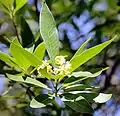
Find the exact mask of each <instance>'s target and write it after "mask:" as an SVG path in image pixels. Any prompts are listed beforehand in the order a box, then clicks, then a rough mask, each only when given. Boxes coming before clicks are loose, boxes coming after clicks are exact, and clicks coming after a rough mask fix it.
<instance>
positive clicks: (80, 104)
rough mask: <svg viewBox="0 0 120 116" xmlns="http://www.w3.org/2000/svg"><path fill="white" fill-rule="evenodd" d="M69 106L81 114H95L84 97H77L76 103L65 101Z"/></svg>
mask: <svg viewBox="0 0 120 116" xmlns="http://www.w3.org/2000/svg"><path fill="white" fill-rule="evenodd" d="M64 102H65V104H66V105H67V106H69V107H70V108H72V109H73V110H75V111H76V112H80V113H89V114H92V113H93V109H92V107H91V106H90V105H89V103H88V102H87V101H86V100H85V99H84V98H83V97H82V96H79V97H77V98H76V99H75V100H74V101H70V100H69V101H64Z"/></svg>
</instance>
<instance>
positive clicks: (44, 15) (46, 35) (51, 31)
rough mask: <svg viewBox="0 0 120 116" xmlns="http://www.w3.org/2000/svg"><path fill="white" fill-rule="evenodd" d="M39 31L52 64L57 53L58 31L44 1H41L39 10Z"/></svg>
mask: <svg viewBox="0 0 120 116" xmlns="http://www.w3.org/2000/svg"><path fill="white" fill-rule="evenodd" d="M40 33H41V36H42V38H43V40H44V43H45V46H46V49H47V52H48V54H49V56H50V59H51V61H52V64H53V65H54V58H55V57H56V56H57V55H59V39H58V31H57V28H56V24H55V21H54V18H53V16H52V14H51V12H50V10H49V8H48V6H47V5H46V4H45V3H43V5H42V9H41V12H40Z"/></svg>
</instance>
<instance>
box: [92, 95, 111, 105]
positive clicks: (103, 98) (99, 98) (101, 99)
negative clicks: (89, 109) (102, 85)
mask: <svg viewBox="0 0 120 116" xmlns="http://www.w3.org/2000/svg"><path fill="white" fill-rule="evenodd" d="M111 97H112V94H104V93H100V94H99V95H98V96H97V97H96V98H94V99H93V100H94V101H95V102H97V103H104V102H106V101H108V100H109V99H110V98H111Z"/></svg>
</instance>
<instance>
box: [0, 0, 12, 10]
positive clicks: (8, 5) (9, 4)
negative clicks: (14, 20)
mask: <svg viewBox="0 0 120 116" xmlns="http://www.w3.org/2000/svg"><path fill="white" fill-rule="evenodd" d="M0 2H1V3H2V4H3V5H4V6H5V7H6V8H7V9H9V10H10V8H11V7H12V4H13V1H12V0H0Z"/></svg>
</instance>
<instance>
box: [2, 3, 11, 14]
mask: <svg viewBox="0 0 120 116" xmlns="http://www.w3.org/2000/svg"><path fill="white" fill-rule="evenodd" d="M0 9H1V10H3V11H4V12H6V13H7V14H9V10H8V9H7V8H6V7H4V5H3V4H1V3H0Z"/></svg>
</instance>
